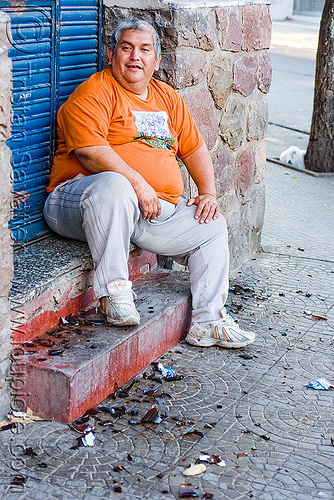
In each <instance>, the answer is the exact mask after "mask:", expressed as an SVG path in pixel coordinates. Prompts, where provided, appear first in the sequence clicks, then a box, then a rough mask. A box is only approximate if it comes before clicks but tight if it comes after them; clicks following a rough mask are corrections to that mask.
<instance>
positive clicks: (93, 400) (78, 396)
mask: <svg viewBox="0 0 334 500" xmlns="http://www.w3.org/2000/svg"><path fill="white" fill-rule="evenodd" d="M133 288H134V291H135V293H136V294H137V299H136V306H137V308H138V311H139V313H140V316H141V324H140V326H137V327H128V328H116V327H108V326H107V325H106V324H103V325H77V326H75V325H73V326H68V325H65V326H64V327H60V329H58V330H57V329H55V328H54V329H52V330H51V331H49V332H48V333H44V334H43V335H40V336H39V337H37V338H35V339H34V340H32V341H31V342H26V343H24V344H22V345H20V346H17V347H16V348H15V349H14V352H13V355H14V366H15V373H16V374H17V378H18V380H24V381H25V384H24V387H23V388H22V390H20V389H19V387H20V386H19V385H18V386H17V387H18V389H17V394H16V403H17V405H19V406H20V407H21V408H22V409H25V407H27V406H28V407H30V408H31V409H32V410H33V412H34V413H35V414H37V415H40V416H42V417H44V418H47V419H53V420H56V421H59V422H64V423H70V422H72V421H73V420H75V419H77V418H78V417H80V416H81V415H83V414H84V413H85V412H86V411H87V410H88V409H90V408H92V407H93V406H95V405H96V404H98V403H99V402H101V401H103V400H104V399H105V398H106V397H107V396H109V395H110V394H112V393H113V392H114V391H115V387H116V384H117V385H118V386H122V385H123V384H125V383H126V382H127V381H128V380H130V379H131V378H132V377H134V376H135V375H136V374H137V373H139V372H140V371H141V370H143V369H144V368H145V367H146V366H147V365H148V364H150V363H151V362H152V361H154V360H155V359H157V358H158V357H159V356H161V355H162V354H163V353H164V352H166V351H167V350H168V349H170V348H171V347H173V346H174V345H176V344H177V343H178V342H179V341H180V340H182V339H183V338H184V336H185V334H186V332H187V330H188V328H189V323H190V315H191V301H190V287H189V281H188V276H187V274H186V273H182V272H177V271H168V270H162V269H158V270H155V271H151V272H149V273H147V274H145V275H144V276H142V277H141V278H138V279H137V280H136V281H135V282H134V284H133ZM92 318H93V319H96V318H100V319H101V318H102V315H100V316H96V315H93V316H90V317H89V319H92ZM55 330H57V331H55ZM52 344H54V345H53V346H52ZM51 347H52V349H53V350H54V349H56V348H58V349H59V350H60V351H61V350H63V352H61V353H60V354H58V355H51V354H50V352H49V351H50V349H51Z"/></svg>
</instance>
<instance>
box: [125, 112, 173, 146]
mask: <svg viewBox="0 0 334 500" xmlns="http://www.w3.org/2000/svg"><path fill="white" fill-rule="evenodd" d="M131 113H132V114H133V116H134V117H135V122H136V127H137V130H138V137H136V139H135V140H139V139H140V140H144V141H146V142H147V143H148V144H151V145H152V146H155V147H156V148H159V149H171V148H172V146H173V142H174V141H175V139H174V138H173V137H171V134H170V131H169V128H168V115H167V113H166V111H133V110H131Z"/></svg>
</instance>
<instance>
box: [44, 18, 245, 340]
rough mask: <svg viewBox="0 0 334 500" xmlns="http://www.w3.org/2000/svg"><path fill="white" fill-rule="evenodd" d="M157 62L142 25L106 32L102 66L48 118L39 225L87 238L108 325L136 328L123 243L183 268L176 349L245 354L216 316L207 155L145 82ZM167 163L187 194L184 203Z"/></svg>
mask: <svg viewBox="0 0 334 500" xmlns="http://www.w3.org/2000/svg"><path fill="white" fill-rule="evenodd" d="M160 54H161V47H160V40H159V37H158V34H157V33H156V31H155V30H154V28H153V27H152V26H151V25H150V24H149V23H147V22H145V21H142V20H139V19H136V18H129V19H126V20H124V21H122V22H120V23H119V24H118V25H117V26H116V28H115V30H114V32H113V34H112V37H111V46H110V48H109V52H108V55H109V68H108V69H105V70H103V71H101V72H98V73H95V74H94V75H92V76H91V77H90V78H89V79H88V80H87V81H85V82H84V83H82V84H81V85H79V87H78V88H77V89H76V90H75V91H74V92H73V93H72V94H71V96H70V97H69V98H68V100H67V102H65V104H63V106H62V107H61V108H60V110H59V112H58V150H57V153H56V156H55V159H54V164H53V167H52V171H51V175H50V185H49V187H48V191H49V192H50V194H49V196H48V199H47V201H46V204H45V209H44V215H45V219H46V221H47V223H48V224H49V226H50V227H51V229H53V230H54V231H56V232H57V233H59V234H60V235H62V236H65V237H68V238H75V239H78V240H82V241H87V243H88V245H89V248H90V251H91V254H92V257H93V260H94V265H95V271H94V292H95V295H96V297H97V298H99V299H100V307H101V310H102V312H103V313H104V314H106V316H107V320H108V323H109V324H111V325H117V326H127V325H138V324H139V321H140V318H139V314H138V312H137V310H136V308H135V304H134V300H133V292H132V283H131V282H130V281H129V275H128V265H127V262H128V256H129V246H130V241H132V242H133V243H135V244H136V245H137V246H138V247H140V248H142V249H145V250H149V251H151V252H154V253H157V254H160V255H165V256H170V257H172V258H173V259H174V260H175V261H176V262H178V263H181V264H185V265H187V266H188V268H189V274H190V284H191V293H192V309H193V311H192V323H191V326H190V329H189V333H188V335H187V338H186V340H187V342H189V343H190V344H193V345H197V346H203V347H205V346H212V345H219V346H222V347H228V348H237V347H245V346H247V345H249V344H251V343H252V342H254V340H255V334H254V333H252V332H246V331H243V330H241V329H240V328H239V326H238V325H237V324H236V323H235V322H234V321H233V320H232V318H231V317H230V316H229V314H228V313H227V311H226V310H225V308H224V304H225V301H226V298H227V293H228V272H229V254H228V236H227V229H226V222H225V219H224V218H223V216H222V215H220V214H219V206H218V203H217V201H216V189H215V182H214V172H213V165H212V162H211V158H210V154H209V152H208V149H207V147H206V146H205V144H204V141H203V139H202V137H201V135H200V133H199V131H198V129H197V127H196V125H195V123H194V120H193V118H192V116H191V115H190V112H189V110H188V109H187V107H186V105H185V103H184V101H183V99H182V98H181V96H180V95H179V94H178V93H177V92H176V91H175V90H173V89H172V88H171V87H170V86H169V85H167V84H165V83H162V82H160V81H158V80H156V79H154V78H152V75H153V72H154V71H155V70H158V68H159V63H160V59H161V55H160ZM176 157H178V158H180V159H181V160H182V161H183V163H184V164H185V166H186V168H187V169H188V171H189V173H190V175H191V177H192V178H193V180H194V182H195V183H196V186H197V188H198V195H197V196H195V197H193V198H190V199H188V200H187V199H185V198H183V197H182V196H181V195H182V192H183V181H182V176H181V172H180V167H179V164H178V161H177V159H176Z"/></svg>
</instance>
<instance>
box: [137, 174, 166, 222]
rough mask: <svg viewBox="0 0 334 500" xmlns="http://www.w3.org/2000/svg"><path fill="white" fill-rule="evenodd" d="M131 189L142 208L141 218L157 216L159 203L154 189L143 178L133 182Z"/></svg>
mask: <svg viewBox="0 0 334 500" xmlns="http://www.w3.org/2000/svg"><path fill="white" fill-rule="evenodd" d="M133 189H134V190H135V193H136V195H137V198H138V202H139V205H140V206H141V208H142V211H143V219H146V220H152V219H154V218H155V217H159V215H160V214H161V204H160V201H159V198H158V197H157V193H156V192H155V191H154V189H153V188H152V187H151V186H150V185H149V184H148V183H147V182H146V181H145V180H144V179H143V178H142V179H140V181H138V182H136V183H134V184H133Z"/></svg>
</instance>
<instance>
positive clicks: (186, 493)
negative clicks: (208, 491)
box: [179, 484, 200, 498]
mask: <svg viewBox="0 0 334 500" xmlns="http://www.w3.org/2000/svg"><path fill="white" fill-rule="evenodd" d="M199 496H200V495H199V494H198V493H196V491H195V490H194V489H193V487H192V486H191V484H181V486H180V489H179V498H195V497H199Z"/></svg>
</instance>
